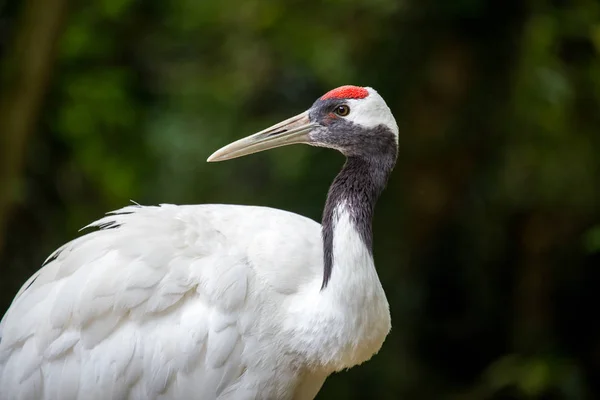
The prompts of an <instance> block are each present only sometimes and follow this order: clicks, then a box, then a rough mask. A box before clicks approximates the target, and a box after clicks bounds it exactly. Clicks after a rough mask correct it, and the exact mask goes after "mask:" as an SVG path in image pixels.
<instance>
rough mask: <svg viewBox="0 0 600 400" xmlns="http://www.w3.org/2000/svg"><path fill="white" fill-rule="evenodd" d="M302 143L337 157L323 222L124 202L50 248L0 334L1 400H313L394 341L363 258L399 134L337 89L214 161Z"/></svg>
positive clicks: (363, 99) (382, 114)
mask: <svg viewBox="0 0 600 400" xmlns="http://www.w3.org/2000/svg"><path fill="white" fill-rule="evenodd" d="M294 143H304V144H309V145H313V146H320V147H328V148H332V149H335V150H338V151H340V152H341V153H343V154H344V155H345V156H346V162H345V164H344V166H343V168H342V170H341V172H339V174H338V175H337V176H336V178H335V179H334V181H333V183H332V185H331V187H330V189H329V192H328V195H327V201H326V204H325V207H324V211H323V218H322V224H319V223H317V222H314V221H312V220H310V219H308V218H306V217H303V216H300V215H297V214H293V213H290V212H286V211H282V210H277V209H272V208H267V207H257V206H243V205H223V204H204V205H182V206H175V205H168V204H163V205H160V206H140V205H137V204H135V205H130V206H127V207H125V208H122V209H120V210H117V211H114V212H111V213H108V214H107V215H106V216H105V217H103V218H102V219H100V220H98V221H96V222H94V223H92V224H91V225H89V227H94V228H97V229H95V230H93V231H91V232H90V233H87V234H85V235H83V236H81V237H79V238H77V239H75V240H73V241H71V242H69V243H67V244H65V245H64V246H62V247H61V248H59V249H58V250H56V251H55V252H54V253H53V254H52V255H50V257H48V259H47V260H46V261H45V262H44V264H43V266H42V267H41V269H40V270H38V271H37V272H36V273H35V274H34V275H33V276H31V278H29V280H28V281H27V282H26V283H25V284H24V285H23V286H22V288H21V289H20V291H19V292H18V293H17V295H16V297H15V298H14V300H13V302H12V304H11V306H10V308H9V309H8V311H7V312H6V314H5V315H4V317H3V319H2V321H1V322H0V399H2V400H12V399H23V400H29V399H36V400H39V399H42V400H51V399H60V400H70V399H85V400H93V399H99V400H100V399H102V400H106V399H114V400H120V399H139V400H147V399H161V400H174V399H182V400H187V399H200V400H212V399H219V400H225V399H235V400H240V399H241V400H245V399H301V400H304V399H312V398H314V397H315V396H316V395H317V393H318V392H319V390H320V389H321V387H322V385H323V383H324V382H325V379H326V378H327V377H328V376H329V375H330V374H332V373H334V372H336V371H340V370H342V369H346V368H350V367H353V366H355V365H358V364H361V363H363V362H365V361H367V360H369V359H370V358H371V357H372V356H373V355H374V354H375V353H377V352H378V351H379V350H380V348H381V346H382V344H383V342H384V340H385V338H386V336H387V335H388V333H389V331H390V329H391V320H390V313H389V305H388V302H387V299H386V296H385V293H384V290H383V288H382V285H381V283H380V281H379V278H378V275H377V272H376V269H375V266H374V261H373V254H372V242H373V239H372V229H371V222H372V217H373V211H374V207H375V203H376V201H377V198H378V197H379V195H380V194H381V192H382V190H383V189H384V187H385V185H386V183H387V180H388V177H389V175H390V173H391V171H392V169H393V167H394V165H395V162H396V158H397V152H398V127H397V125H396V121H395V119H394V117H393V115H392V113H391V111H390V109H389V108H388V106H387V105H386V103H385V101H384V100H383V98H382V97H381V96H380V95H379V94H378V93H377V91H375V90H374V89H372V88H370V87H358V86H342V87H339V88H336V89H333V90H331V91H329V92H327V93H326V94H325V95H323V96H321V97H320V98H318V99H317V100H316V101H315V102H314V104H313V105H312V106H311V107H310V109H308V110H307V111H305V112H303V113H301V114H299V115H297V116H295V117H292V118H290V119H287V120H285V121H283V122H281V123H278V124H276V125H274V126H272V127H270V128H268V129H265V130H263V131H261V132H258V133H256V134H254V135H251V136H248V137H246V138H244V139H240V140H238V141H236V142H233V143H231V144H229V145H227V146H225V147H223V148H221V149H220V150H218V151H216V152H215V153H214V154H212V155H211V156H210V157H209V158H208V161H209V162H214V161H222V160H228V159H232V158H236V157H240V156H244V155H248V154H251V153H256V152H259V151H263V150H267V149H271V148H275V147H279V146H284V145H289V144H294Z"/></svg>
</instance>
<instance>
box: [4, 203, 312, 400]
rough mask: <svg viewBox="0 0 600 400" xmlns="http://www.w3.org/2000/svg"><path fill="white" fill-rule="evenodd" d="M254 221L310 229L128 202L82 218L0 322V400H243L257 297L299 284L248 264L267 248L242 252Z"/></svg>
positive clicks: (222, 210) (259, 216)
mask: <svg viewBox="0 0 600 400" xmlns="http://www.w3.org/2000/svg"><path fill="white" fill-rule="evenodd" d="M250 211H252V212H250ZM245 213H249V215H250V219H249V220H248V221H247V222H246V225H239V224H238V225H236V223H234V221H235V218H240V216H242V215H245ZM252 213H254V214H252ZM273 213H278V214H276V215H275V217H277V218H279V219H277V218H275V217H272V218H275V219H274V220H273V221H271V222H268V223H266V222H267V220H268V217H269V216H270V215H271V214H273ZM282 216H283V217H282ZM282 218H283V219H282ZM281 221H283V222H284V223H280V222H281ZM242 222H243V221H242ZM263 222H265V226H267V227H268V226H274V225H276V224H278V223H280V225H281V226H283V227H285V228H284V229H288V230H289V231H290V232H294V231H299V230H301V229H299V228H298V227H305V226H306V227H307V228H306V229H307V230H308V231H310V233H311V234H317V235H318V232H319V227H318V224H315V223H314V222H311V221H310V222H308V220H306V219H304V218H302V217H298V216H294V215H292V214H287V213H285V214H284V213H283V212H280V211H274V210H269V209H263V208H251V207H249V208H243V207H234V206H212V208H211V207H204V206H181V207H176V206H171V205H161V206H160V207H140V206H129V207H125V208H123V209H121V210H118V211H116V212H113V213H110V214H109V215H107V216H106V217H104V218H102V219H100V220H98V221H96V222H95V223H93V224H91V225H90V227H96V228H100V230H97V231H94V232H91V233H89V234H87V235H85V236H82V237H80V238H78V239H75V240H74V241H72V242H70V243H67V244H66V245H64V246H63V247H61V248H60V249H58V250H57V251H56V252H55V253H53V254H52V255H51V256H50V257H49V258H48V260H47V262H46V264H45V265H44V266H43V267H42V268H41V269H40V270H39V271H38V272H37V273H36V274H34V275H33V276H32V277H31V278H30V279H29V280H28V281H27V283H26V284H25V285H24V286H23V288H22V289H21V290H20V291H19V293H18V294H17V296H16V297H15V300H14V301H13V304H12V305H11V308H10V309H9V311H8V312H7V313H6V315H5V316H4V318H3V319H2V322H0V338H1V339H0V394H2V396H0V397H1V398H3V399H4V398H5V397H6V398H10V399H12V398H27V399H29V398H36V399H43V400H49V399H64V400H69V399H80V398H85V399H95V398H97V399H107V398H109V399H110V398H113V399H122V398H129V399H144V400H146V399H164V400H167V399H181V398H197V397H200V398H202V399H217V398H219V399H226V398H240V399H244V398H252V396H254V395H256V394H257V393H258V392H256V388H249V387H246V386H243V385H242V377H243V376H244V374H246V373H247V369H248V368H249V365H248V357H249V356H251V357H256V358H257V359H261V358H263V357H264V354H261V350H260V349H259V348H257V346H255V344H256V343H257V341H256V340H255V338H254V336H253V335H254V334H255V333H252V334H251V332H250V331H251V330H252V329H256V327H257V326H259V324H260V323H261V321H262V318H261V315H262V314H261V313H268V310H269V308H268V307H263V306H260V307H259V306H258V303H257V301H258V300H257V299H258V298H259V297H260V296H266V293H270V292H269V291H270V290H275V295H276V296H282V294H280V293H283V292H286V293H293V292H294V291H295V290H297V289H295V288H294V283H293V282H294V280H296V282H297V283H296V285H300V284H302V283H303V282H306V281H308V278H307V277H306V276H303V275H302V274H300V273H299V272H298V270H299V269H301V268H298V267H295V268H288V269H286V268H285V266H284V268H282V269H281V270H279V269H277V268H273V267H271V266H268V267H265V268H262V267H260V268H259V267H258V266H259V265H260V263H261V262H262V261H263V260H265V259H266V258H268V257H272V256H273V255H274V254H276V252H277V251H278V250H277V248H276V247H275V246H273V245H270V246H269V247H267V248H266V250H265V251H255V250H252V249H253V247H252V246H256V241H257V240H258V239H259V238H261V239H262V238H264V236H263V237H261V236H260V235H258V234H257V235H256V236H253V235H250V237H249V238H248V240H246V237H247V235H246V233H245V231H244V229H246V228H244V226H246V227H254V226H256V225H257V224H258V225H259V226H260V224H262V223H263ZM294 224H296V225H294ZM108 228H110V229H108ZM286 246H287V247H286ZM290 249H292V250H293V248H291V247H290V245H286V244H284V245H282V246H281V252H282V253H281V254H284V253H285V252H289V251H290ZM316 254H317V256H319V254H318V253H316ZM307 257H308V259H309V260H312V259H313V258H314V254H312V253H311V254H309V255H308V256H307ZM292 259H293V260H294V262H295V263H297V264H299V265H303V264H306V265H310V263H309V262H306V261H305V260H303V259H302V257H295V258H294V257H292ZM261 268H262V269H261ZM290 271H291V272H290ZM311 273H312V271H311V270H310V268H308V267H307V268H305V269H304V272H303V274H308V275H310V274H311ZM278 274H279V275H278ZM281 274H284V275H285V276H283V277H281V278H279V276H280V275H281ZM296 278H297V279H296ZM278 281H281V282H285V283H284V286H285V288H284V290H280V288H279V287H278V286H277V285H278V283H277V282H278ZM258 282H260V283H258ZM259 284H260V285H265V286H264V287H260V288H259V287H256V285H259ZM253 285H254V286H253ZM282 288H283V287H282ZM261 304H262V303H261ZM274 304H276V303H272V304H271V303H268V305H269V306H270V307H271V309H273V308H272V307H274ZM265 315H266V317H268V318H270V317H271V315H267V314H265ZM249 343H251V345H252V346H254V348H252V349H250V348H248V345H249ZM5 393H7V395H6V396H4V394H5ZM235 393H238V394H239V396H238V397H235V396H233V395H234V394H235ZM244 393H245V394H247V396H246V395H245V394H244Z"/></svg>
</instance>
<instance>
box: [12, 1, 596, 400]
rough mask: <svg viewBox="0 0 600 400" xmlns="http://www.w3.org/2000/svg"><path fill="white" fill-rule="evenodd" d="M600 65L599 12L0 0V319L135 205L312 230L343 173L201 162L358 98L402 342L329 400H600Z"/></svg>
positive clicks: (382, 258) (302, 158)
mask: <svg viewBox="0 0 600 400" xmlns="http://www.w3.org/2000/svg"><path fill="white" fill-rule="evenodd" d="M599 53H600V3H599V2H598V1H595V0H577V1H575V0H573V1H567V0H554V1H549V0H545V1H544V0H487V1H486V0H454V1H448V0H404V1H394V0H327V1H315V0H304V1H299V0H298V1H284V0H272V1H259V0H221V1H216V0H215V1H212V0H203V1H198V0H173V1H165V0H143V1H142V0H95V1H90V0H72V1H69V0H25V1H20V2H19V1H10V0H0V57H1V58H0V62H1V64H0V68H1V70H0V71H1V72H0V73H1V75H0V232H1V234H0V247H1V250H0V310H2V311H0V315H1V314H3V310H5V309H6V308H7V307H8V306H9V304H10V301H11V299H12V298H13V296H14V295H15V293H16V292H17V290H18V288H19V287H20V285H22V284H23V283H24V281H25V280H26V278H27V277H28V276H30V275H31V274H32V273H33V272H34V271H36V270H37V269H38V268H39V266H40V265H41V262H42V261H43V260H44V259H45V258H46V256H47V255H48V254H50V252H52V251H53V250H54V249H55V248H57V247H58V246H59V245H61V244H63V243H64V242H66V241H68V240H70V239H73V238H75V237H76V236H77V235H79V233H78V229H79V228H81V227H82V226H84V225H86V224H88V223H89V222H91V221H93V220H95V219H98V218H99V217H101V216H102V215H103V213H104V212H106V211H110V210H113V209H116V208H120V207H122V206H124V205H127V204H128V202H129V200H130V199H133V200H135V201H137V202H140V203H142V204H156V203H180V204H181V203H205V202H217V203H241V204H260V205H267V206H272V207H277V208H282V209H286V210H290V211H293V212H296V213H299V214H303V215H307V216H309V217H311V218H313V219H316V220H319V218H320V213H321V209H322V206H323V203H324V199H325V193H326V191H327V188H328V185H329V183H330V182H331V180H332V179H333V177H334V176H335V174H336V173H337V171H338V170H339V168H340V166H341V164H342V163H343V158H342V157H341V156H340V155H339V154H337V153H335V152H331V151H327V150H323V149H316V148H309V147H308V146H295V147H292V148H284V149H277V150H273V151H270V152H266V153H264V154H258V155H254V156H251V157H246V158H243V159H239V160H235V161H230V162H227V163H220V164H207V163H205V160H206V158H207V156H208V155H210V154H211V153H212V152H213V151H214V150H216V149H217V148H219V147H221V146H222V145H224V144H226V143H228V142H230V141H232V140H234V139H237V138H240V137H242V136H246V135H247V134H250V133H253V132H255V131H258V130H260V129H262V128H264V127H267V126H269V125H271V124H273V123H275V122H278V121H279V120H281V119H284V118H286V117H289V116H292V115H295V114H296V113H298V112H301V111H303V110H304V109H306V108H307V107H309V106H310V104H312V102H313V101H314V100H315V99H316V98H317V97H318V96H320V95H321V94H323V93H324V92H326V91H327V90H329V89H331V88H333V87H336V86H339V85H342V84H356V85H365V86H372V87H374V88H375V89H377V90H378V91H379V92H380V94H381V95H382V96H383V97H384V98H385V99H386V101H387V102H388V104H389V105H390V107H391V108H392V111H393V112H394V114H395V116H396V119H397V121H398V124H399V126H400V155H399V160H398V165H397V167H396V170H395V172H394V174H393V176H392V178H391V180H390V182H389V186H388V189H387V191H386V192H384V195H383V197H382V198H381V200H380V202H379V205H378V208H377V213H376V218H375V222H374V231H375V249H374V251H375V259H376V263H377V267H378V270H379V273H380V277H381V281H382V282H383V286H384V288H385V289H386V292H387V295H388V299H389V301H390V306H391V312H392V316H393V329H392V332H391V335H390V336H389V337H388V339H387V341H386V342H385V344H384V347H383V349H382V350H381V352H380V354H378V355H377V356H376V357H375V358H374V359H373V360H372V361H370V362H368V363H366V364H365V365H363V366H361V367H358V368H354V369H352V370H350V371H348V372H344V373H340V374H337V375H335V376H333V377H331V378H330V379H328V381H327V382H326V384H325V386H324V388H323V390H322V392H321V394H320V396H319V398H321V399H338V398H339V399H367V398H377V399H415V400H420V399H443V400H446V399H447V400H478V399H594V398H596V399H597V398H600V315H599V308H600V307H599V306H600V293H599V292H600V206H599V205H598V204H599V197H600V189H599V188H598V186H599V183H600V155H599V152H600V58H599V57H598V56H599Z"/></svg>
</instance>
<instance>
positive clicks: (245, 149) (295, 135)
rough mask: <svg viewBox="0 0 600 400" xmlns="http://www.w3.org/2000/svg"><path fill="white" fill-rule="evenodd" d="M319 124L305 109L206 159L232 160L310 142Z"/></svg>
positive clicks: (223, 148) (210, 160)
mask: <svg viewBox="0 0 600 400" xmlns="http://www.w3.org/2000/svg"><path fill="white" fill-rule="evenodd" d="M317 125H318V124H316V123H311V122H310V120H309V119H308V111H305V112H303V113H302V114H298V115H296V116H295V117H292V118H289V119H286V120H285V121H282V122H280V123H278V124H276V125H273V126H272V127H270V128H267V129H265V130H263V131H260V132H258V133H255V134H254V135H251V136H248V137H245V138H243V139H240V140H238V141H235V142H233V143H231V144H228V145H227V146H225V147H222V148H220V149H219V150H217V151H215V152H214V153H213V154H212V155H211V156H210V157H208V160H206V161H208V162H213V161H224V160H230V159H232V158H236V157H241V156H246V155H248V154H252V153H258V152H259V151H263V150H268V149H273V148H275V147H280V146H287V145H288V144H295V143H308V142H309V139H308V133H309V132H310V131H311V130H312V129H314V128H315V127H316V126H317Z"/></svg>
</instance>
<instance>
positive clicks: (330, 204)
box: [321, 156, 395, 290]
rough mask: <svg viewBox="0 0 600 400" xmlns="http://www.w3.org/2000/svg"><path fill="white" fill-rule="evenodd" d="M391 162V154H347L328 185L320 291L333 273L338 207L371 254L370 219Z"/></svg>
mask: <svg viewBox="0 0 600 400" xmlns="http://www.w3.org/2000/svg"><path fill="white" fill-rule="evenodd" d="M394 163H395V157H393V158H391V157H390V158H389V160H388V159H384V158H377V159H368V158H364V157H358V156H350V157H348V158H347V160H346V164H345V165H344V167H343V168H342V170H341V171H340V173H339V174H338V175H337V176H336V178H335V180H334V181H333V183H332V184H331V187H330V188H329V193H328V195H327V202H326V204H325V209H324V211H323V221H322V229H323V254H324V264H325V265H324V271H323V284H322V286H321V290H323V289H325V288H326V287H327V284H328V283H329V280H330V279H331V275H332V270H333V264H334V252H333V236H334V232H335V225H336V223H337V213H338V211H339V210H341V209H345V211H346V212H348V213H349V216H350V221H351V223H352V224H353V225H354V228H355V229H356V231H357V232H358V233H359V235H360V238H361V240H362V241H363V243H364V245H365V247H366V248H367V249H368V251H369V252H371V253H372V251H373V232H372V221H373V212H374V209H375V203H376V202H377V199H378V198H379V195H380V194H381V192H382V191H383V189H384V188H385V185H386V183H387V179H388V176H389V174H390V172H391V170H392V168H393V167H394ZM339 239H340V238H337V239H336V240H339Z"/></svg>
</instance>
